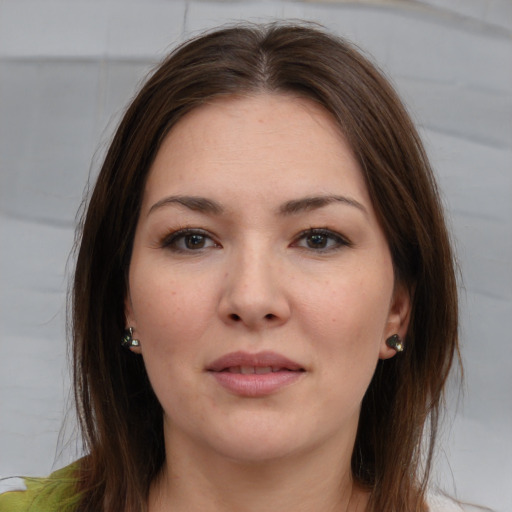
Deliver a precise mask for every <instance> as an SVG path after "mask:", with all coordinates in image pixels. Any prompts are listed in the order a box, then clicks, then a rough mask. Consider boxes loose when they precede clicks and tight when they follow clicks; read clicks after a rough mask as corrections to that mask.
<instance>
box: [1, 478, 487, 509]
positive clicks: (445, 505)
mask: <svg viewBox="0 0 512 512" xmlns="http://www.w3.org/2000/svg"><path fill="white" fill-rule="evenodd" d="M26 490H27V487H26V486H25V482H24V481H23V478H5V479H2V480H0V494H3V493H4V492H9V491H26ZM427 503H428V508H429V512H478V511H479V510H480V511H481V509H478V508H477V507H472V506H470V505H464V506H462V505H461V504H459V503H457V502H456V501H454V500H453V499H452V498H449V497H447V496H443V495H442V494H433V493H430V494H428V497H427Z"/></svg>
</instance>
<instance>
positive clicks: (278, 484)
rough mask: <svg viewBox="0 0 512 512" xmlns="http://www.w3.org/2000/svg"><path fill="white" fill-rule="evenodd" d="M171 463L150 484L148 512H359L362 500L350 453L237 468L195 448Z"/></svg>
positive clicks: (317, 453)
mask: <svg viewBox="0 0 512 512" xmlns="http://www.w3.org/2000/svg"><path fill="white" fill-rule="evenodd" d="M167 453H172V459H171V460H169V459H168V460H167V461H166V464H165V466H164V469H163V471H162V473H161V475H160V477H159V478H158V480H157V481H155V482H154V485H153V486H152V489H151V493H150V504H149V511H150V512H167V511H171V510H172V511H173V512H182V511H183V512H185V511H186V512H199V511H204V510H208V511H211V512H235V511H236V512H240V511H244V512H256V511H258V512H260V511H261V510H294V511H296V512H311V511H312V510H314V511H315V512H334V511H336V512H363V511H364V510H365V509H366V504H367V501H368V496H367V494H366V493H365V492H364V491H362V490H361V489H359V488H358V487H357V486H356V485H355V484H354V482H353V480H352V477H351V471H350V453H349V450H346V451H345V452H344V453H342V454H341V456H340V451H339V450H338V451H335V450H332V447H325V448H324V449H321V450H318V449H316V450H311V452H310V453H302V454H299V455H290V456H287V457H282V458H279V459H275V460H265V461H258V462H240V461H234V460H232V459H228V458H226V457H224V456H222V455H218V454H217V455H212V454H211V453H210V454H205V453H204V452H203V451H202V450H201V449H198V448H197V447H196V446H191V447H189V449H186V450H182V449H181V450H180V449H177V450H172V451H169V450H168V451H167Z"/></svg>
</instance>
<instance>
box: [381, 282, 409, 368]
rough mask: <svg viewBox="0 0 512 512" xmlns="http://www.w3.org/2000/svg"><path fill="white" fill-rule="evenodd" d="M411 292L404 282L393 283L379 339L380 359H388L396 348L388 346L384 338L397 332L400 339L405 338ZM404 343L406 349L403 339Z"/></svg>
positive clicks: (394, 352)
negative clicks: (386, 315)
mask: <svg viewBox="0 0 512 512" xmlns="http://www.w3.org/2000/svg"><path fill="white" fill-rule="evenodd" d="M411 293H412V292H410V291H409V289H408V288H407V287H406V286H405V285H404V284H401V283H397V284H396V285H395V289H394V291H393V297H392V299H391V305H390V308H389V314H388V320H387V323H386V328H385V329H384V333H383V334H384V336H383V339H382V340H381V346H380V351H379V358H380V359H389V358H391V357H393V356H394V355H395V354H396V350H395V349H393V348H390V347H388V346H387V344H386V340H387V339H388V338H389V337H390V336H393V334H398V335H399V336H400V338H402V340H403V339H405V335H406V333H407V328H408V327H409V319H410V316H411V302H412V297H411ZM405 345H406V350H407V341H405Z"/></svg>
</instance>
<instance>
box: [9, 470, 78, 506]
mask: <svg viewBox="0 0 512 512" xmlns="http://www.w3.org/2000/svg"><path fill="white" fill-rule="evenodd" d="M76 465H77V464H76V463H74V464H71V465H69V466H66V467H65V468H62V469H59V470H58V471H55V472H54V473H52V474H51V475H50V476H49V477H47V478H31V477H26V478H24V479H23V480H24V482H25V486H26V487H27V490H26V491H9V492H6V493H4V494H1V495H0V512H72V511H73V510H75V509H76V505H77V502H78V496H77V495H76V493H75V492H74V488H75V482H76V481H75V478H74V472H75V469H76Z"/></svg>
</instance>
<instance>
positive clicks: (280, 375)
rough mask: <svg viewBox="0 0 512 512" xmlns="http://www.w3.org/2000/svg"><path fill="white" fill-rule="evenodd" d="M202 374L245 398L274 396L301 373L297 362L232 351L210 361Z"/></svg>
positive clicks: (282, 357) (276, 355)
mask: <svg viewBox="0 0 512 512" xmlns="http://www.w3.org/2000/svg"><path fill="white" fill-rule="evenodd" d="M206 371H207V372H208V373H209V374H210V375H212V376H213V378H214V379H215V380H216V381H217V382H218V383H219V384H220V385H221V386H223V387H224V388H225V389H227V390H228V391H230V392H231V393H233V394H235V395H239V396H246V397H263V396H266V395H270V394H273V393H276V392H277V391H279V390H280V389H282V388H284V387H286V386H289V385H290V384H292V383H294V382H297V380H299V379H300V378H302V377H303V376H304V374H305V369H304V367H303V366H301V365H300V364H299V363H297V362H295V361H292V360H291V359H289V358H287V357H284V356H283V355H281V354H278V353H275V352H270V351H266V352H258V353H256V354H250V353H248V352H242V351H239V352H232V353H229V354H226V355H224V356H222V357H220V358H219V359H216V360H215V361H213V362H212V363H211V364H210V365H208V366H207V368H206ZM247 371H249V372H252V371H255V373H246V372H247ZM258 372H264V373H258Z"/></svg>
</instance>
